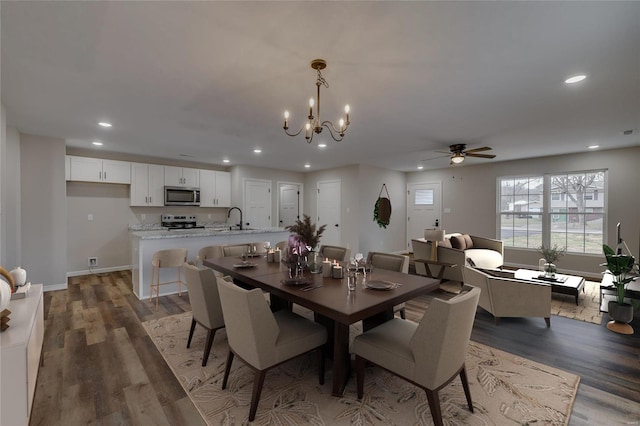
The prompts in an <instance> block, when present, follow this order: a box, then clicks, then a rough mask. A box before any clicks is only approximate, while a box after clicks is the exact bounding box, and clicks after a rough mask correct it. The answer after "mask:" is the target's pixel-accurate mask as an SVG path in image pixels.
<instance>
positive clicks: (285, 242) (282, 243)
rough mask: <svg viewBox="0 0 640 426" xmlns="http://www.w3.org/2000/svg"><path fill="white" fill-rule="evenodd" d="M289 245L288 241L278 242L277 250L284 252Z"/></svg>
mask: <svg viewBox="0 0 640 426" xmlns="http://www.w3.org/2000/svg"><path fill="white" fill-rule="evenodd" d="M287 244H288V242H287V241H278V242H277V243H276V246H275V248H278V249H280V250H281V251H284V249H286V248H287Z"/></svg>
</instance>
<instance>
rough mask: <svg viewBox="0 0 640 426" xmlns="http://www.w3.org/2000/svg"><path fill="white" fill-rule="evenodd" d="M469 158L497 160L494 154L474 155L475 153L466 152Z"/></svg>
mask: <svg viewBox="0 0 640 426" xmlns="http://www.w3.org/2000/svg"><path fill="white" fill-rule="evenodd" d="M466 155H467V157H478V158H496V156H495V155H493V154H474V153H473V152H469V151H467V152H466Z"/></svg>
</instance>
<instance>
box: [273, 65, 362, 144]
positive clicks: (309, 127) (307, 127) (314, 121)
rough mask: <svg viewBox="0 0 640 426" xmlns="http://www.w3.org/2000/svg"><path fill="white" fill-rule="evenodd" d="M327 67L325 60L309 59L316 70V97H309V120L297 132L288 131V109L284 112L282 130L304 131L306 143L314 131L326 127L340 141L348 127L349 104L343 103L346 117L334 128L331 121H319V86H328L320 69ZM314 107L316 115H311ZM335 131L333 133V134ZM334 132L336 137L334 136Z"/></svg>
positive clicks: (334, 137) (334, 138)
mask: <svg viewBox="0 0 640 426" xmlns="http://www.w3.org/2000/svg"><path fill="white" fill-rule="evenodd" d="M326 67H327V62H326V61H325V60H324V59H314V60H313V61H311V68H313V69H314V70H316V71H317V72H318V78H317V80H316V89H317V95H316V99H315V100H314V99H313V98H311V99H309V116H308V117H307V118H308V119H309V121H308V122H307V123H305V124H304V125H303V126H302V127H301V128H300V130H298V132H297V133H289V132H288V130H289V111H285V112H284V132H285V133H286V134H287V135H289V136H298V135H299V134H300V132H302V130H304V131H305V133H304V138H305V139H306V140H307V143H311V141H312V140H313V134H314V133H318V134H319V133H320V132H322V128H323V127H326V128H327V129H329V133H330V134H331V137H332V138H333V140H334V141H336V142H340V141H341V140H342V138H343V137H344V134H345V132H346V131H347V128H348V127H349V124H350V122H349V110H350V108H349V105H345V107H344V112H345V114H346V119H343V118H341V119H340V121H339V123H338V127H337V128H336V127H335V126H334V125H333V123H332V122H331V121H328V120H325V121H320V86H324V87H327V88H328V87H329V83H327V80H325V79H324V77H322V73H321V72H320V70H323V69H325V68H326ZM314 106H315V107H316V115H315V117H314V115H313V107H314ZM334 133H335V134H334ZM336 134H337V135H338V137H336Z"/></svg>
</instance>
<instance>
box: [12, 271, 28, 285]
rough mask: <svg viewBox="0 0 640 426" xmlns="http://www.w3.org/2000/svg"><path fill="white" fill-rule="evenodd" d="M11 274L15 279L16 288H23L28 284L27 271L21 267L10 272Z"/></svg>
mask: <svg viewBox="0 0 640 426" xmlns="http://www.w3.org/2000/svg"><path fill="white" fill-rule="evenodd" d="M9 274H11V276H12V277H13V283H14V284H15V286H16V287H21V286H23V285H25V284H26V283H27V271H25V270H24V269H22V268H21V267H20V266H17V267H15V268H13V269H12V270H11V271H9Z"/></svg>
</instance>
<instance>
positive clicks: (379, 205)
mask: <svg viewBox="0 0 640 426" xmlns="http://www.w3.org/2000/svg"><path fill="white" fill-rule="evenodd" d="M382 191H384V192H386V193H387V196H386V197H383V196H382ZM373 221H374V222H377V223H378V226H379V227H381V228H384V229H387V226H388V225H389V223H390V222H391V200H390V196H389V191H388V190H387V185H386V184H384V183H383V184H382V188H380V194H378V199H377V200H376V204H375V206H374V207H373Z"/></svg>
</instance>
